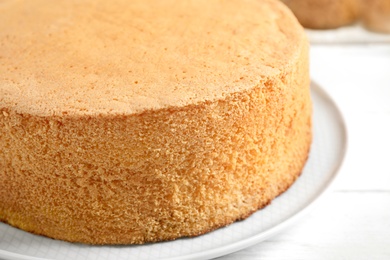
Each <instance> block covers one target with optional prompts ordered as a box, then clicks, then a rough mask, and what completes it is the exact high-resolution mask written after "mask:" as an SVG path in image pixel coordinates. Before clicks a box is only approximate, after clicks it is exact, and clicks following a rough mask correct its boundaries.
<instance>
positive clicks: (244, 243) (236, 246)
mask: <svg viewBox="0 0 390 260" xmlns="http://www.w3.org/2000/svg"><path fill="white" fill-rule="evenodd" d="M310 90H311V91H315V92H316V93H318V95H319V96H320V97H321V98H324V99H326V101H327V102H329V103H330V105H331V106H332V107H333V110H334V112H335V113H336V114H337V118H335V120H337V121H338V125H339V126H340V130H341V131H340V135H341V136H343V138H342V139H343V143H342V147H341V152H340V158H339V160H338V161H337V163H335V165H334V166H333V170H332V174H331V176H330V178H329V180H328V181H327V182H326V183H324V185H323V186H322V188H321V189H320V190H318V192H317V194H316V196H313V198H311V199H310V200H309V202H308V203H307V204H306V205H305V206H304V207H303V208H302V209H301V210H299V211H298V212H296V213H295V214H293V215H291V216H290V217H288V218H287V219H285V220H283V221H281V222H279V223H278V224H276V225H275V226H273V227H271V228H269V229H267V230H265V231H263V232H261V233H258V234H255V235H252V236H250V237H248V238H245V239H242V240H239V241H236V242H231V243H228V244H225V245H222V246H218V247H216V248H212V249H208V250H205V251H202V252H196V253H189V254H186V255H182V256H174V257H168V258H160V259H165V260H200V259H210V258H215V257H220V256H224V255H228V254H231V253H234V252H237V251H240V250H242V249H244V248H247V247H250V246H253V245H255V244H257V243H260V242H262V241H264V240H266V239H268V238H270V237H271V236H274V235H276V234H278V233H279V232H281V231H282V230H284V229H286V228H287V227H288V226H290V225H292V224H293V223H295V222H296V221H297V220H299V219H300V218H301V217H303V216H304V215H305V214H307V213H308V212H309V211H310V210H312V208H313V207H314V206H316V205H317V204H319V202H320V201H321V200H322V199H323V198H324V197H325V196H326V195H327V194H328V193H329V191H330V190H331V187H332V186H333V185H334V183H335V180H336V179H337V178H338V176H339V172H340V170H341V168H342V166H343V164H344V161H345V157H346V154H347V151H348V128H347V124H346V121H345V117H344V115H343V112H342V110H341V109H340V107H339V106H338V105H337V103H336V102H335V101H334V99H333V98H332V97H331V95H329V93H328V92H327V91H326V90H324V89H323V88H322V87H320V86H319V85H318V84H317V83H316V82H315V81H313V80H311V82H310ZM0 257H6V259H10V260H52V259H51V258H41V257H35V256H27V255H23V254H19V253H15V252H10V251H7V250H4V249H0Z"/></svg>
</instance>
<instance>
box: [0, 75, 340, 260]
mask: <svg viewBox="0 0 390 260" xmlns="http://www.w3.org/2000/svg"><path fill="white" fill-rule="evenodd" d="M311 90H312V98H313V103H314V140H313V144H312V147H311V152H310V156H309V160H308V162H307V164H306V166H305V169H304V171H303V173H302V175H301V177H300V178H299V179H298V180H297V181H296V182H295V183H294V184H293V185H292V186H291V188H290V189H288V190H287V191H286V192H285V193H283V194H282V195H281V196H279V197H278V198H276V199H275V200H274V201H273V202H272V203H271V205H269V206H268V207H266V208H264V209H263V210H260V211H258V212H256V213H255V214H253V215H252V216H250V217H249V218H247V219H246V220H244V221H239V222H236V223H234V224H232V225H230V226H227V227H224V228H221V229H218V230H216V231H213V232H211V233H208V234H205V235H202V236H199V237H195V238H184V239H178V240H176V241H170V242H162V243H155V244H147V245H137V246H88V245H81V244H72V243H67V242H62V241H57V240H53V239H49V238H46V237H43V236H37V235H33V234H30V233H27V232H24V231H21V230H19V229H16V228H13V227H11V226H9V225H6V224H3V223H0V258H5V259H72V260H77V259H171V260H172V259H209V258H213V257H218V256H222V255H226V254H229V253H232V252H235V251H238V250H240V249H243V248H245V247H249V246H251V245H254V244H256V243H259V242H260V241H262V240H265V239H267V238H268V237H270V236H272V235H274V234H275V233H277V232H279V231H281V230H282V229H284V228H286V227H287V226H288V225H290V224H292V223H293V221H295V220H296V219H297V218H298V217H299V216H301V215H302V214H303V213H305V212H306V211H307V209H308V208H309V206H311V205H312V204H313V202H315V201H317V200H318V198H320V196H321V195H322V194H323V193H324V191H325V190H326V189H327V188H328V187H329V185H330V184H331V182H332V181H333V180H334V178H335V176H336V173H337V170H338V169H339V167H340V165H341V162H342V160H343V157H344V154H345V151H346V129H345V125H344V123H343V119H342V116H341V114H340V112H339V110H338V109H337V107H336V106H335V104H334V103H333V101H332V100H331V99H330V98H329V96H328V95H327V94H326V93H325V92H324V91H323V90H322V89H320V88H319V87H318V86H317V85H315V84H314V83H312V86H311Z"/></svg>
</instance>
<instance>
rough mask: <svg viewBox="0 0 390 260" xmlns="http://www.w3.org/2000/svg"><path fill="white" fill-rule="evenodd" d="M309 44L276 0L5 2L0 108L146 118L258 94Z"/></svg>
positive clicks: (0, 25)
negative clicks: (150, 112) (243, 92)
mask: <svg viewBox="0 0 390 260" xmlns="http://www.w3.org/2000/svg"><path fill="white" fill-rule="evenodd" d="M304 39H305V36H304V32H303V30H302V28H301V27H300V25H299V24H298V22H297V21H296V19H295V18H294V17H293V15H292V14H291V13H290V11H289V10H288V9H287V8H286V7H285V6H283V4H282V3H280V2H279V1H275V0H253V1H251V0H226V1H223V0H212V1H210V0H192V1H183V0H164V1H161V0H147V1H145V0H132V1H128V0H115V1H103V0H56V1H52V0H35V1H18V0H3V1H0V72H1V73H0V108H8V109H12V110H16V111H17V112H20V113H30V114H36V115H42V116H47V115H66V114H68V115H85V114H88V115H97V114H129V113H140V112H142V111H145V110H148V109H159V108H165V107H170V106H184V105H188V104H193V103H197V102H202V101H205V100H214V99H219V98H223V96H224V95H226V94H229V93H232V92H236V91H240V90H244V89H248V88H252V87H253V86H255V85H258V84H259V83H260V82H261V81H265V80H267V79H268V78H269V77H272V75H275V74H279V73H281V72H283V71H284V69H285V68H286V67H288V66H290V62H291V61H292V60H294V58H295V56H296V55H297V54H298V50H299V48H300V47H299V46H300V45H301V44H303V40H304Z"/></svg>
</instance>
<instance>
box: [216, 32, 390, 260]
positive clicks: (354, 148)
mask: <svg viewBox="0 0 390 260" xmlns="http://www.w3.org/2000/svg"><path fill="white" fill-rule="evenodd" d="M309 36H310V38H311V41H312V43H313V44H312V47H311V77H312V79H313V80H315V81H316V82H317V83H318V84H319V85H320V86H321V87H322V88H324V89H325V90H326V91H327V92H328V93H329V94H330V95H331V96H332V97H333V99H334V100H335V101H336V103H337V104H338V105H339V107H340V109H341V111H342V112H343V114H344V117H345V121H346V124H347V128H348V136H349V138H348V139H349V140H348V152H347V156H346V159H345V161H344V164H343V167H342V168H341V170H340V171H339V177H338V179H337V180H336V182H335V184H334V186H333V189H332V190H331V191H330V192H329V193H328V194H327V196H326V197H325V198H324V199H323V200H322V201H321V202H320V203H319V204H317V206H316V207H315V208H314V209H313V210H312V211H311V212H310V213H309V214H308V215H306V216H304V217H303V218H302V219H300V220H299V221H298V222H297V223H296V224H295V225H294V226H293V227H291V228H289V229H287V230H284V231H283V232H282V233H280V234H279V235H277V236H275V237H273V238H271V239H268V240H266V241H264V242H262V243H260V244H257V245H255V246H253V247H250V248H247V249H245V250H242V251H239V252H236V253H234V254H230V255H227V256H224V257H221V258H220V259H224V260H233V259H240V260H249V259H251V260H252V259H261V260H265V259H288V260H291V259H302V260H303V259H310V260H312V259H324V260H325V259H326V260H328V259H333V260H337V259H354V260H355V259H362V260H363V259H364V260H365V259H390V35H380V34H378V35H375V34H371V33H367V32H364V30H363V29H361V28H360V27H359V26H354V27H351V28H343V29H341V30H331V31H326V32H323V33H321V32H318V31H310V32H309Z"/></svg>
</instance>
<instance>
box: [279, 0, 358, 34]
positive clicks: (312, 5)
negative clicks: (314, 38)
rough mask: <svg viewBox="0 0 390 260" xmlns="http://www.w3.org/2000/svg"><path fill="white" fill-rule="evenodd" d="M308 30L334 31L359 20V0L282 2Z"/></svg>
mask: <svg viewBox="0 0 390 260" xmlns="http://www.w3.org/2000/svg"><path fill="white" fill-rule="evenodd" d="M282 1H283V2H284V3H285V4H286V5H287V6H288V7H289V8H290V9H291V10H292V11H293V13H294V14H295V16H296V17H297V18H298V20H299V22H300V23H301V24H302V25H303V26H304V27H306V28H311V29H333V28H338V27H341V26H344V25H348V24H351V23H353V22H355V21H357V19H358V18H359V15H360V1H359V0H282Z"/></svg>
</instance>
